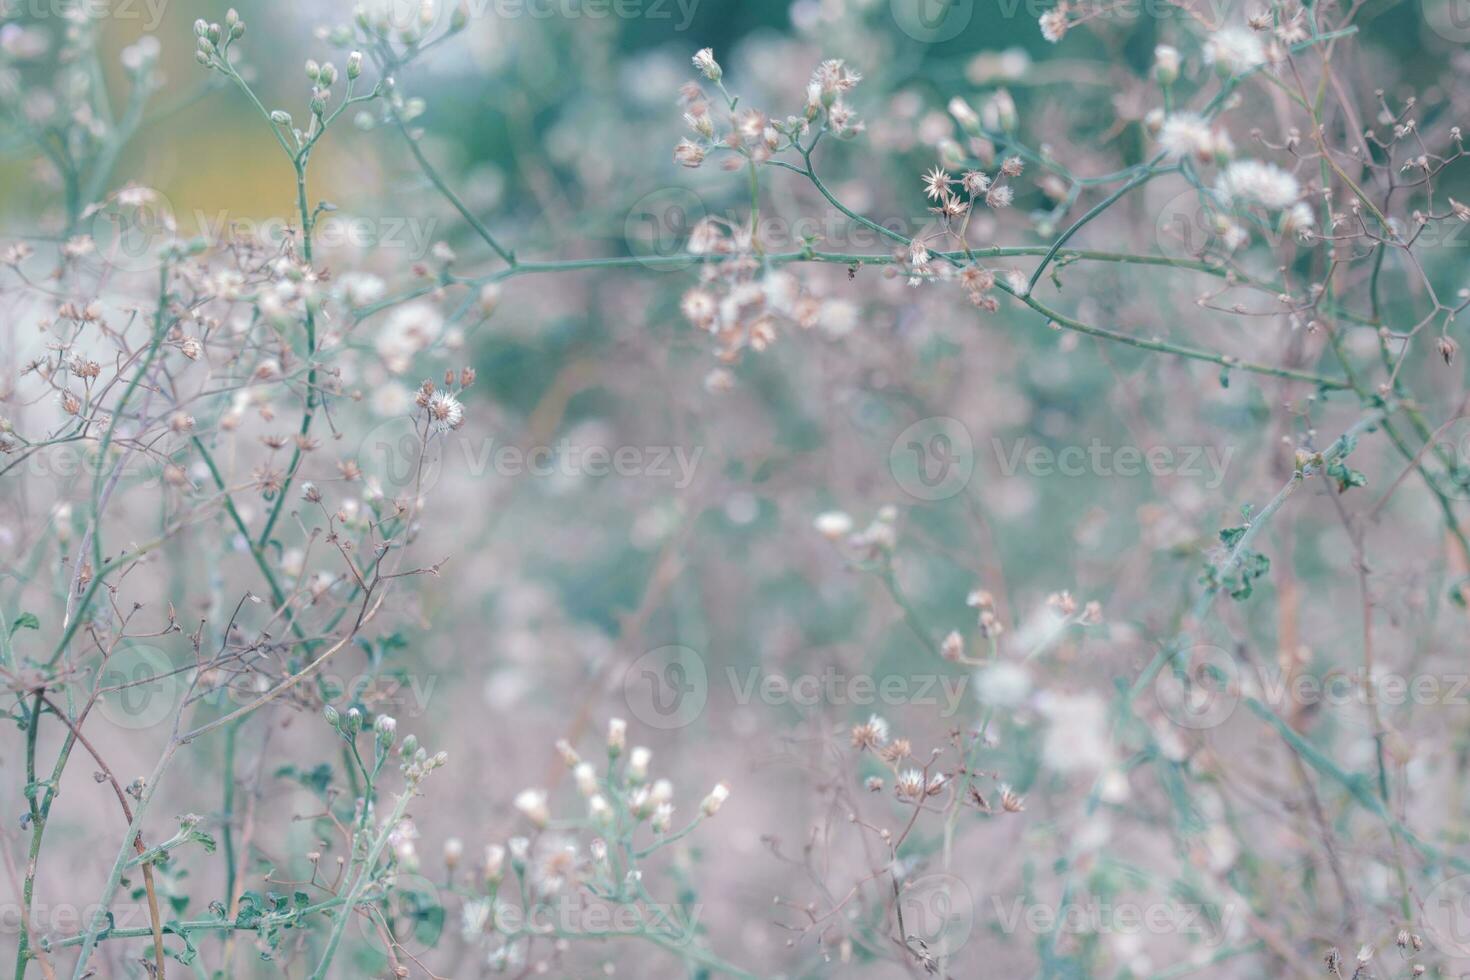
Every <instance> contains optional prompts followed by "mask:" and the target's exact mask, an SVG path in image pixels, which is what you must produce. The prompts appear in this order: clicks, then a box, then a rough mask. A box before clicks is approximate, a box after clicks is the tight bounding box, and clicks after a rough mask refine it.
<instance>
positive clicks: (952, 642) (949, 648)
mask: <svg viewBox="0 0 1470 980" xmlns="http://www.w3.org/2000/svg"><path fill="white" fill-rule="evenodd" d="M939 655H940V656H941V657H943V658H944V659H945V660H951V661H957V660H962V659H964V656H965V638H964V637H962V636H960V632H959V630H950V631H949V635H948V636H946V637H945V638H944V641H943V642H942V643H940V644H939Z"/></svg>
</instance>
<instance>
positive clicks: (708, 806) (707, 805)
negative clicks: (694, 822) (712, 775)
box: [699, 783, 730, 817]
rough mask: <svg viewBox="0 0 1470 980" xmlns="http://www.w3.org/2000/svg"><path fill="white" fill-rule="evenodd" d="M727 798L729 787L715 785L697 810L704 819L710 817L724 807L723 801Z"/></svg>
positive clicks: (720, 784) (719, 784) (721, 784)
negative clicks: (701, 813)
mask: <svg viewBox="0 0 1470 980" xmlns="http://www.w3.org/2000/svg"><path fill="white" fill-rule="evenodd" d="M729 798H730V787H728V786H726V785H725V784H724V783H715V788H714V789H712V790H710V791H709V795H708V796H706V797H705V798H704V802H703V803H701V804H700V805H699V809H700V810H701V811H702V812H703V813H704V815H705V816H706V817H712V816H714V815H715V814H716V813H718V812H719V811H720V807H722V806H724V805H725V801H726V800H728V799H729Z"/></svg>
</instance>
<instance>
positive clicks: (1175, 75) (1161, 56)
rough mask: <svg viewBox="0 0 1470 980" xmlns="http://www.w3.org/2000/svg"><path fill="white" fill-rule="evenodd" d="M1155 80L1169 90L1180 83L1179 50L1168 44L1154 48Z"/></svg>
mask: <svg viewBox="0 0 1470 980" xmlns="http://www.w3.org/2000/svg"><path fill="white" fill-rule="evenodd" d="M1154 78H1156V79H1158V80H1159V84H1160V85H1163V86H1164V87H1165V88H1167V87H1168V86H1170V85H1173V84H1174V83H1175V82H1177V81H1179V49H1178V48H1175V47H1172V46H1170V45H1167V44H1161V45H1159V46H1158V47H1156V48H1154Z"/></svg>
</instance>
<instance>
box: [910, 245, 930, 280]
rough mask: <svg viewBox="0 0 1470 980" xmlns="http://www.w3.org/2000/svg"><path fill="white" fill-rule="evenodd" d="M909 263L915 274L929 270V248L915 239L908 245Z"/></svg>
mask: <svg viewBox="0 0 1470 980" xmlns="http://www.w3.org/2000/svg"><path fill="white" fill-rule="evenodd" d="M909 263H910V264H911V265H913V267H914V271H915V272H922V271H924V270H925V269H927V268H929V247H928V246H927V245H925V244H924V243H923V242H921V241H919V240H918V239H917V238H915V239H914V240H913V241H912V242H910V243H909Z"/></svg>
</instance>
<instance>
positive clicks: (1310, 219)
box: [1281, 202, 1317, 239]
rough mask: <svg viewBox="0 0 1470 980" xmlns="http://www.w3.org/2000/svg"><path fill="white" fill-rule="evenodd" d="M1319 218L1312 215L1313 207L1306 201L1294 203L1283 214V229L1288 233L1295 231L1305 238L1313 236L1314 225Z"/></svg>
mask: <svg viewBox="0 0 1470 980" xmlns="http://www.w3.org/2000/svg"><path fill="white" fill-rule="evenodd" d="M1316 223H1317V219H1316V218H1315V217H1314V216H1313V215H1312V209H1311V207H1310V206H1308V205H1307V204H1306V203H1305V202H1297V203H1296V204H1293V205H1292V206H1291V207H1290V208H1288V209H1287V210H1286V212H1285V213H1284V214H1283V215H1282V216H1281V230H1282V231H1284V232H1287V233H1295V234H1297V235H1299V236H1300V237H1301V238H1303V239H1308V238H1310V237H1311V232H1312V228H1313V226H1315V225H1316Z"/></svg>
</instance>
